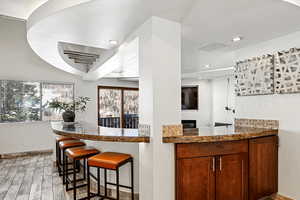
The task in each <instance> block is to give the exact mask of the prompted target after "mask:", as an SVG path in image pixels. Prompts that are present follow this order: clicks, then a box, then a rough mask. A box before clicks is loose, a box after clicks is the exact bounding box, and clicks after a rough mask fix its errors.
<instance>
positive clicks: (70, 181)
mask: <svg viewBox="0 0 300 200" xmlns="http://www.w3.org/2000/svg"><path fill="white" fill-rule="evenodd" d="M66 180H67V181H68V183H69V184H72V183H73V182H74V181H73V180H71V179H70V178H68V177H67V179H66ZM77 181H78V182H80V181H85V178H81V179H78V180H77V179H76V182H77Z"/></svg>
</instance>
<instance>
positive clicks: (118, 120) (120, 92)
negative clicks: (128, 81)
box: [98, 86, 139, 128]
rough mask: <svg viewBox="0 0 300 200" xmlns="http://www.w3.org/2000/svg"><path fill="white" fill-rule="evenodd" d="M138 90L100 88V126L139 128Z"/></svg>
mask: <svg viewBox="0 0 300 200" xmlns="http://www.w3.org/2000/svg"><path fill="white" fill-rule="evenodd" d="M138 97H139V91H138V89H137V88H123V87H106V86H99V87H98V115H99V117H98V124H99V125H100V126H106V127H115V128H120V127H122V128H138Z"/></svg>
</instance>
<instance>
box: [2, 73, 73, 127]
mask: <svg viewBox="0 0 300 200" xmlns="http://www.w3.org/2000/svg"><path fill="white" fill-rule="evenodd" d="M0 81H16V82H35V83H39V89H40V92H39V94H40V120H32V121H15V122H0V125H1V124H13V123H20V124H26V123H43V122H49V121H51V120H43V108H42V107H43V101H42V99H43V91H42V88H43V84H52V85H72V88H73V91H72V92H73V97H72V100H73V102H74V101H75V83H74V82H64V81H47V80H46V81H45V80H19V79H15V80H13V79H5V78H0Z"/></svg>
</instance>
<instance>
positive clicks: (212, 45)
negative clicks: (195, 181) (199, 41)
mask: <svg viewBox="0 0 300 200" xmlns="http://www.w3.org/2000/svg"><path fill="white" fill-rule="evenodd" d="M225 47H227V45H226V44H223V43H210V44H206V45H203V46H201V47H200V48H199V50H200V51H215V50H219V49H223V48H225Z"/></svg>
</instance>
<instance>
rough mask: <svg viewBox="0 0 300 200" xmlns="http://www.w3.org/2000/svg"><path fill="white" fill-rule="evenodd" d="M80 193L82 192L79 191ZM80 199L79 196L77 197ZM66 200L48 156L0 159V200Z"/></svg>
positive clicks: (66, 197) (60, 180)
mask: <svg viewBox="0 0 300 200" xmlns="http://www.w3.org/2000/svg"><path fill="white" fill-rule="evenodd" d="M80 193H82V192H80ZM80 196H81V195H80ZM2 199H3V200H69V199H72V195H71V192H70V193H66V192H65V191H64V187H63V185H62V179H61V177H59V175H58V171H57V169H56V167H54V165H53V162H52V155H51V154H41V155H36V156H30V157H19V158H15V159H2V160H0V200H2Z"/></svg>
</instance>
